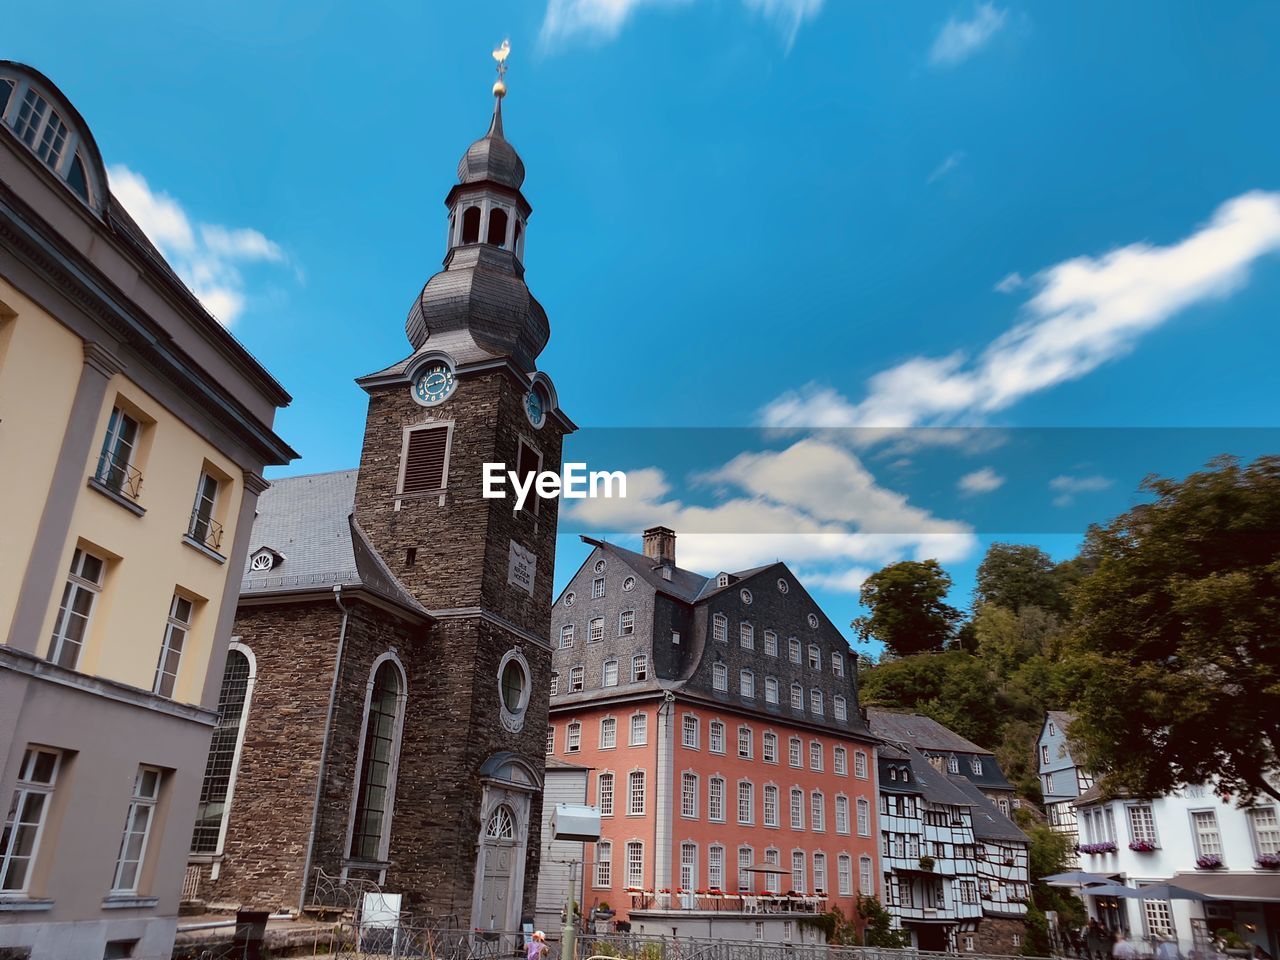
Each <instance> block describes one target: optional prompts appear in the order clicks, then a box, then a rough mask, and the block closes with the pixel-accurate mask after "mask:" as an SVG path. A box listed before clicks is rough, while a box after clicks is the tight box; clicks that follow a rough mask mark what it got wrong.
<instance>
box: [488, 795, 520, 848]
mask: <svg viewBox="0 0 1280 960" xmlns="http://www.w3.org/2000/svg"><path fill="white" fill-rule="evenodd" d="M484 835H485V837H486V838H488V839H489V840H514V839H515V838H516V818H515V816H514V814H512V812H511V808H510V807H508V806H507V805H506V804H505V803H504V804H501V805H499V807H498V809H497V810H494V811H493V816H491V817H490V818H489V825H488V826H487V827H486V828H485V831H484Z"/></svg>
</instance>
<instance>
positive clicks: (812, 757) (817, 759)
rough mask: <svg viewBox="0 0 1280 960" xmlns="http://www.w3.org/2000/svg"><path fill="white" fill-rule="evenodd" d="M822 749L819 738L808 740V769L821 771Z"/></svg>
mask: <svg viewBox="0 0 1280 960" xmlns="http://www.w3.org/2000/svg"><path fill="white" fill-rule="evenodd" d="M823 761H824V757H823V749H822V741H821V740H810V741H809V769H810V770H813V771H815V772H816V773H821V772H822V768H823Z"/></svg>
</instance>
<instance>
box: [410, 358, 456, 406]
mask: <svg viewBox="0 0 1280 960" xmlns="http://www.w3.org/2000/svg"><path fill="white" fill-rule="evenodd" d="M454 383H455V380H454V379H453V370H452V369H451V368H450V366H449V365H448V364H447V363H445V362H444V361H443V360H436V361H434V362H433V363H430V364H428V365H427V366H425V367H423V368H422V372H421V373H419V374H418V379H417V380H415V381H414V382H413V396H414V399H416V400H417V401H418V402H419V403H421V404H425V405H427V406H431V405H433V404H437V403H440V402H441V401H443V400H444V399H445V398H446V397H448V396H449V394H451V393H453V387H454Z"/></svg>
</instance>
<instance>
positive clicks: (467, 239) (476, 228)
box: [462, 207, 480, 243]
mask: <svg viewBox="0 0 1280 960" xmlns="http://www.w3.org/2000/svg"><path fill="white" fill-rule="evenodd" d="M462 242H463V243H479V242H480V208H479V207H467V209H466V210H464V211H463V212H462Z"/></svg>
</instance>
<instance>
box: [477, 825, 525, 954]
mask: <svg viewBox="0 0 1280 960" xmlns="http://www.w3.org/2000/svg"><path fill="white" fill-rule="evenodd" d="M515 855H516V821H515V814H514V813H513V812H512V810H511V808H510V807H509V806H507V805H506V804H505V803H504V804H499V805H498V807H497V808H495V809H494V811H493V814H492V815H491V816H490V817H489V822H488V824H487V825H486V826H485V835H484V843H483V849H482V858H483V867H482V871H483V872H482V874H481V880H480V917H479V919H480V924H479V925H480V927H481V929H484V930H508V929H511V928H510V927H509V925H508V924H509V917H510V916H511V904H510V897H511V877H512V873H513V869H514V866H515V862H514V861H515Z"/></svg>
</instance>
